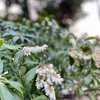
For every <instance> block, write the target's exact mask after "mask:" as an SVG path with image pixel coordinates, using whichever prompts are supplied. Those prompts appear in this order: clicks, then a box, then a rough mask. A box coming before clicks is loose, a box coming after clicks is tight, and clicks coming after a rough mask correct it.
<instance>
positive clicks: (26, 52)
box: [0, 18, 100, 100]
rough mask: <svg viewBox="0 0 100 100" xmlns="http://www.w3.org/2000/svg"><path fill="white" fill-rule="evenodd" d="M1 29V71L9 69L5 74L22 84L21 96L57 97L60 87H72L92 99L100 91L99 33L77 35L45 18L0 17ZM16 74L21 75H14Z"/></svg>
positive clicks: (79, 93)
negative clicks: (18, 19)
mask: <svg viewBox="0 0 100 100" xmlns="http://www.w3.org/2000/svg"><path fill="white" fill-rule="evenodd" d="M0 33H1V34H0V37H1V38H5V40H7V42H6V41H5V44H3V46H4V47H5V46H6V47H5V48H4V47H3V48H1V51H2V52H3V53H2V55H4V56H3V57H2V59H3V61H4V62H3V64H5V65H4V67H3V70H4V71H3V73H6V72H8V71H9V74H8V75H7V74H4V75H5V76H6V77H4V78H6V79H7V80H11V81H12V80H14V81H16V82H19V83H21V84H22V87H23V89H21V90H24V94H23V95H24V99H25V98H27V99H26V100H28V99H29V100H30V98H32V99H33V98H35V97H36V100H38V99H40V98H43V100H45V98H49V99H50V100H52V99H54V100H55V93H56V96H57V97H59V96H60V92H61V90H62V89H67V90H69V91H74V93H75V94H76V95H77V96H78V97H82V96H83V95H87V96H89V97H90V98H91V100H96V96H97V95H99V94H100V91H99V88H100V85H99V84H100V79H99V73H100V70H99V67H100V61H99V60H100V57H99V53H100V51H99V48H100V45H99V44H100V39H99V37H88V36H86V34H84V35H82V36H81V37H80V38H77V37H76V36H75V35H74V34H72V33H70V32H69V31H68V30H67V29H63V28H61V27H60V26H59V25H58V24H57V22H56V21H55V20H49V19H48V18H45V20H43V21H42V22H35V23H33V22H30V21H23V22H22V23H21V24H20V23H13V22H6V21H0ZM91 40H92V42H91ZM1 44H2V43H1ZM8 44H9V45H8ZM46 44H47V45H46ZM47 47H49V48H47ZM46 49H47V50H46ZM7 50H8V51H7ZM44 50H45V51H44ZM42 51H44V53H43V52H42ZM17 52H18V53H17ZM15 58H16V60H15ZM6 59H7V60H6ZM10 61H11V62H10ZM40 61H41V62H40ZM6 62H7V63H6ZM16 62H17V64H16ZM47 63H49V64H47ZM1 65H2V64H1ZM53 65H54V66H55V67H53ZM12 66H13V67H14V66H15V67H14V68H13V67H12ZM20 66H21V67H20ZM52 68H53V69H54V70H56V72H55V71H54V70H53V69H52ZM31 70H32V71H34V72H32V71H31ZM13 71H14V72H13ZM15 72H16V74H15ZM30 73H32V74H30ZM33 73H34V74H33ZM57 73H60V75H61V77H62V78H63V79H64V80H63V79H62V78H61V77H60V75H59V74H57ZM47 74H48V75H47ZM17 75H19V77H20V79H18V77H17V78H16V76H17ZM2 77H3V74H2ZM29 77H31V78H29ZM20 80H21V81H20ZM62 81H63V82H62ZM61 82H62V84H61ZM53 83H54V87H55V88H56V89H55V90H54V88H53ZM23 84H24V86H23ZM56 84H61V86H57V85H56ZM7 86H9V87H10V90H11V88H13V87H11V85H10V84H8V83H7ZM7 89H8V87H7ZM8 90H9V89H8ZM14 90H16V89H14ZM16 91H18V90H16ZM50 91H52V93H53V94H52V93H51V94H50ZM54 92H55V93H54ZM18 95H19V96H20V94H18ZM41 95H42V96H41ZM44 95H45V96H44ZM37 96H39V97H37ZM52 97H53V98H52ZM18 100H19V99H18ZM33 100H35V99H33Z"/></svg>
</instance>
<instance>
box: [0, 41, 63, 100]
mask: <svg viewBox="0 0 100 100" xmlns="http://www.w3.org/2000/svg"><path fill="white" fill-rule="evenodd" d="M0 46H1V47H0V100H8V99H10V100H48V98H50V100H56V96H55V91H54V87H53V85H54V84H53V82H56V83H58V84H61V83H62V81H63V79H62V78H61V77H60V75H59V74H56V72H55V71H54V70H53V69H52V66H53V65H52V64H50V65H48V67H45V66H44V67H43V66H41V64H40V58H39V56H37V54H36V53H38V52H42V51H44V50H46V47H47V45H43V46H35V47H22V46H21V45H11V44H8V43H7V41H4V39H0ZM44 65H45V64H44ZM42 68H43V70H40V69H42ZM50 69H51V73H48V71H50ZM42 72H43V73H42ZM40 73H41V74H40ZM40 77H41V78H43V81H41V80H40V79H39V78H40ZM47 77H49V78H48V79H47ZM46 79H47V80H46ZM57 79H58V80H57ZM39 80H40V81H41V82H42V83H41V82H40V84H38V85H41V86H42V87H41V89H40V88H39V86H38V85H37V82H39ZM49 82H51V83H52V84H51V83H49ZM46 83H47V84H46ZM38 89H40V90H38ZM45 95H46V96H45Z"/></svg>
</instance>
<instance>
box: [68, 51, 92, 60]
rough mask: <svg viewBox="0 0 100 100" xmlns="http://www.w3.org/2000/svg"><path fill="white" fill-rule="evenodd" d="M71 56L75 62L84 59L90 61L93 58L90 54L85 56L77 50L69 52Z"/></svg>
mask: <svg viewBox="0 0 100 100" xmlns="http://www.w3.org/2000/svg"><path fill="white" fill-rule="evenodd" d="M69 55H70V56H71V57H72V58H74V59H75V60H76V59H78V58H79V59H84V60H88V59H90V58H91V55H89V54H84V53H83V52H82V51H80V50H76V49H73V50H71V51H70V52H69Z"/></svg>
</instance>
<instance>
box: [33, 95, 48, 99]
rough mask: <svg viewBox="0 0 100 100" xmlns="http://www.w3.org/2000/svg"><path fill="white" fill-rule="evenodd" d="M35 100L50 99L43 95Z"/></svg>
mask: <svg viewBox="0 0 100 100" xmlns="http://www.w3.org/2000/svg"><path fill="white" fill-rule="evenodd" d="M33 100H48V98H47V97H46V96H45V95H41V96H38V97H35V98H33Z"/></svg>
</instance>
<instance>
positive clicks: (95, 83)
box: [93, 78, 99, 88]
mask: <svg viewBox="0 0 100 100" xmlns="http://www.w3.org/2000/svg"><path fill="white" fill-rule="evenodd" d="M93 82H94V87H95V88H97V87H98V86H99V84H98V82H97V80H96V79H95V78H93Z"/></svg>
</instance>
